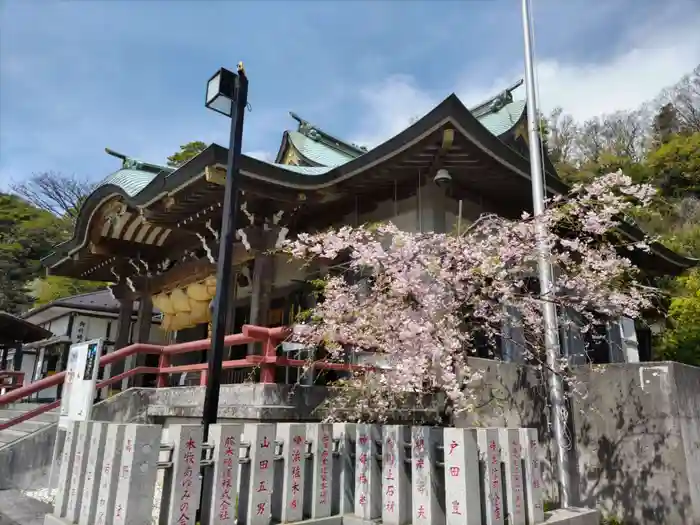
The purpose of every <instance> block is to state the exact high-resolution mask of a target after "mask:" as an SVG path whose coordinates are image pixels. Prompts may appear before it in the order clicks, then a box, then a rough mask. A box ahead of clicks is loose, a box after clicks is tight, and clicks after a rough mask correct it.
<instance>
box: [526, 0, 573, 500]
mask: <svg viewBox="0 0 700 525" xmlns="http://www.w3.org/2000/svg"><path fill="white" fill-rule="evenodd" d="M522 4H523V33H524V40H525V86H526V89H527V123H528V136H529V146H530V174H531V179H532V204H533V211H534V215H535V218H537V216H538V215H542V213H544V194H545V192H544V176H543V173H542V155H541V150H540V130H539V128H540V125H539V115H538V111H537V97H536V94H535V71H534V65H533V52H532V17H531V15H530V0H522ZM537 228H538V231H537V234H538V237H539V238H540V242H539V246H538V250H539V259H538V263H539V264H538V266H539V280H540V293H541V294H542V295H543V296H544V297H549V296H551V294H552V293H553V292H554V283H553V281H554V279H553V276H552V266H551V264H550V261H549V255H550V254H549V247H548V246H547V243H546V241H545V235H546V231H545V229H544V228H545V227H544V225H543V224H541V223H540V224H539V225H538V227H537ZM542 313H543V317H544V330H545V349H546V352H547V365H548V366H549V367H550V369H551V370H554V371H556V372H558V371H559V370H560V356H561V353H560V351H559V330H558V321H557V310H556V306H555V305H554V303H553V302H551V301H544V302H543V306H542ZM563 390H564V389H563V384H562V379H561V376H560V375H559V374H558V373H549V395H550V402H551V405H552V430H553V433H554V443H555V448H556V459H557V476H556V477H557V478H558V481H559V503H560V505H561V508H567V507H568V506H569V505H570V497H571V486H570V480H569V447H568V443H567V439H566V432H567V428H566V419H567V411H566V404H565V403H564V392H563Z"/></svg>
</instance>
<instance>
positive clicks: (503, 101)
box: [469, 78, 523, 118]
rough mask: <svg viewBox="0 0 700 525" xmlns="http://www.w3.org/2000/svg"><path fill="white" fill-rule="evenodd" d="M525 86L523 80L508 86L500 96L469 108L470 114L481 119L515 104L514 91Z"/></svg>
mask: <svg viewBox="0 0 700 525" xmlns="http://www.w3.org/2000/svg"><path fill="white" fill-rule="evenodd" d="M522 85H523V79H522V78H521V79H520V80H518V81H517V82H514V83H513V84H512V85H510V86H508V87H507V88H506V89H504V90H503V91H501V92H500V93H499V94H498V95H496V96H493V97H491V98H489V99H487V100H484V101H483V102H481V103H480V104H477V105H476V106H472V107H471V108H469V111H470V113H472V115H474V116H475V117H477V118H478V117H481V116H483V115H486V114H487V113H493V112H496V111H499V110H501V109H503V107H504V106H506V105H507V104H510V103H511V102H513V91H515V90H516V89H518V88H519V87H520V86H522Z"/></svg>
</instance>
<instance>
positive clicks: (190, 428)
mask: <svg viewBox="0 0 700 525" xmlns="http://www.w3.org/2000/svg"><path fill="white" fill-rule="evenodd" d="M168 440H169V441H171V442H172V443H173V445H174V449H173V454H172V463H173V466H172V475H171V476H169V479H170V481H171V483H170V487H169V492H168V495H167V498H166V499H165V500H164V503H166V504H167V506H168V510H167V512H168V523H172V524H177V525H194V523H195V514H196V512H197V507H198V505H199V499H200V498H199V496H200V481H199V463H200V461H201V458H202V427H201V425H171V426H170V427H169V428H168Z"/></svg>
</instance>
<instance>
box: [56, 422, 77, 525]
mask: <svg viewBox="0 0 700 525" xmlns="http://www.w3.org/2000/svg"><path fill="white" fill-rule="evenodd" d="M77 438H78V422H77V421H69V422H68V426H67V428H66V437H65V439H64V441H63V451H62V452H61V457H60V465H58V481H57V483H56V496H55V497H54V515H56V516H58V517H59V518H62V517H64V516H65V515H66V512H67V510H68V499H69V497H70V490H71V485H72V483H73V480H74V478H73V476H72V473H73V462H74V461H75V447H76V442H77ZM55 467H56V465H54V468H55ZM51 477H53V475H51Z"/></svg>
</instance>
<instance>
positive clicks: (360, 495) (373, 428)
mask: <svg viewBox="0 0 700 525" xmlns="http://www.w3.org/2000/svg"><path fill="white" fill-rule="evenodd" d="M380 429H381V427H380V426H379V425H365V424H358V425H357V439H356V440H355V475H356V482H355V515H356V516H357V517H359V518H362V519H364V520H374V519H377V518H379V517H380V516H381V514H382V490H381V489H382V479H381V471H380V469H379V462H378V458H377V444H378V443H379V442H380V439H381V432H380Z"/></svg>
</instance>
